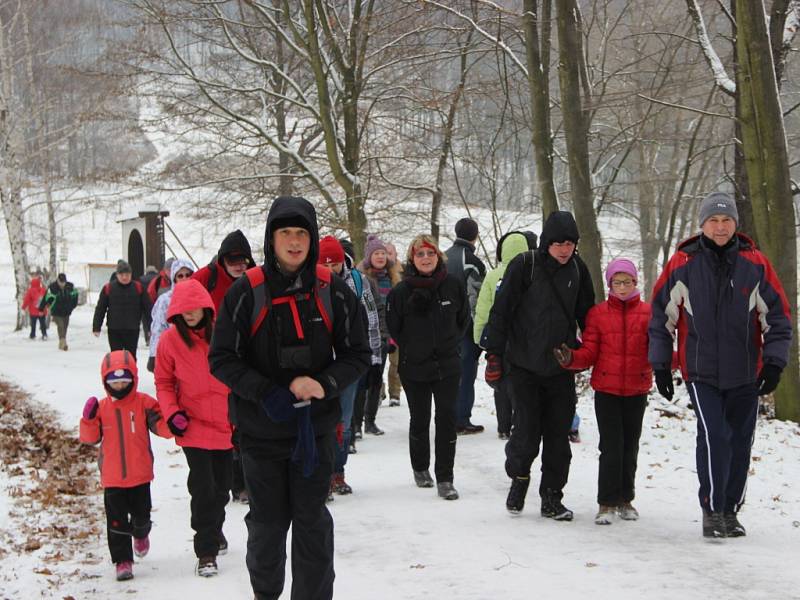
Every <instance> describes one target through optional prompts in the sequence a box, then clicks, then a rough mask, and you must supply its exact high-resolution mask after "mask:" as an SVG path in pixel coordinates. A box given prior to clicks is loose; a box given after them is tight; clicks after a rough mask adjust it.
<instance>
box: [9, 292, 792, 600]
mask: <svg viewBox="0 0 800 600" xmlns="http://www.w3.org/2000/svg"><path fill="white" fill-rule="evenodd" d="M0 292H2V294H1V295H2V299H3V302H2V303H1V304H0V306H1V307H2V308H0V332H2V333H0V378H2V379H6V380H9V381H11V382H13V383H16V384H18V385H19V386H20V387H22V388H23V389H25V390H26V391H28V392H30V393H31V394H32V395H33V397H34V398H35V399H36V400H38V401H41V402H43V403H45V404H47V405H50V406H52V407H53V408H54V409H55V410H56V411H57V412H58V414H59V415H60V416H61V418H62V420H63V423H64V424H65V425H66V426H67V427H74V426H76V425H77V422H78V419H79V415H80V412H81V409H82V406H83V403H84V401H85V399H86V397H88V396H90V395H92V394H97V393H98V392H100V391H101V388H100V380H99V362H100V359H101V357H102V355H103V354H104V352H106V349H107V345H106V340H105V337H101V338H100V339H95V338H94V337H92V336H91V334H90V319H91V310H92V309H91V307H88V306H84V307H81V308H79V309H78V311H77V312H76V313H75V315H74V318H73V321H72V323H71V327H70V351H69V352H67V353H64V352H60V351H58V349H57V346H56V341H53V340H52V338H51V341H49V342H44V343H43V342H41V341H38V340H37V341H30V340H28V339H27V334H26V333H25V332H18V333H11V330H12V328H13V327H12V325H13V316H14V314H13V310H12V308H11V306H10V303H9V302H8V300H9V299H10V295H11V290H10V289H9V288H7V287H0ZM141 353H142V354H144V348H142V350H141ZM481 371H482V370H481ZM477 387H478V399H477V401H476V410H475V413H476V414H475V417H474V419H473V420H474V421H475V422H478V423H482V424H484V425H486V426H487V431H486V432H485V433H483V434H480V435H475V436H468V437H461V438H459V440H458V449H457V454H456V470H455V484H456V487H457V488H458V490H459V492H460V493H461V499H460V500H458V501H456V502H445V501H443V500H440V499H438V498H437V497H436V495H435V490H422V489H418V488H416V487H415V486H414V485H413V481H412V477H411V468H410V466H409V461H408V451H407V423H408V412H407V408H406V407H405V404H403V406H401V407H399V408H388V407H383V408H381V410H380V413H379V415H378V423H379V424H380V426H381V427H383V428H384V429H385V430H386V435H385V436H383V437H380V438H375V437H368V438H367V439H366V440H365V441H364V442H363V443H361V444H360V445H359V446H358V450H359V451H358V454H357V455H355V456H351V459H350V462H349V464H348V468H347V479H348V481H349V482H350V483H351V485H352V486H353V488H354V489H355V493H354V494H353V495H352V496H347V497H339V496H337V497H336V500H335V501H334V502H333V503H332V504H331V505H330V510H331V512H332V514H333V517H334V520H335V524H336V572H337V579H336V587H335V590H336V593H335V595H336V597H337V598H348V599H350V600H358V599H374V598H398V599H400V598H403V599H411V598H451V597H452V598H459V600H467V599H476V600H478V599H481V600H482V599H488V598H504V599H516V598H529V597H535V598H540V599H550V598H552V599H562V598H575V597H580V598H599V599H606V598H608V599H615V600H622V599H627V598H631V599H634V598H636V599H638V598H643V597H644V598H650V599H661V598H663V599H674V598H681V599H687V600H688V599H694V598H697V599H700V598H709V597H713V598H724V599H738V598H749V599H759V598H765V599H770V600H777V599H785V598H800V571H798V570H796V568H795V563H796V561H797V557H798V556H800V486H797V485H796V482H797V481H798V479H799V476H800V428H798V426H796V425H794V424H786V423H782V422H777V421H762V422H760V423H759V426H758V430H757V435H756V440H755V445H754V449H753V454H754V461H753V463H752V474H751V477H750V480H749V488H748V502H747V505H746V507H745V509H744V510H743V512H742V513H741V517H742V521H743V523H744V524H745V526H746V527H747V528H748V536H747V537H745V538H741V539H732V540H724V541H722V542H719V543H709V542H707V541H704V540H703V539H702V537H701V535H700V523H699V517H700V511H699V509H698V507H697V500H696V477H695V473H694V430H695V422H694V417H693V416H692V415H691V414H690V413H689V412H688V411H686V410H685V409H684V408H683V407H685V402H686V397H685V391H684V390H683V388H679V390H680V393H681V394H682V396H681V397H680V399H679V400H678V403H677V404H678V411H677V413H678V416H677V417H675V416H665V415H662V414H661V412H660V411H658V410H656V408H658V407H661V406H662V405H661V403H660V402H659V401H658V400H656V399H655V398H653V400H652V401H651V405H650V408H649V410H648V411H647V415H646V418H645V427H644V432H643V435H642V446H641V452H640V455H639V475H638V495H637V499H636V501H635V504H636V506H637V507H638V508H639V510H640V512H641V515H642V517H641V520H640V521H638V522H635V523H629V522H617V523H614V524H613V525H611V526H610V527H600V526H597V525H595V524H594V523H593V517H594V513H595V510H596V505H595V499H594V497H595V485H596V477H597V451H596V445H597V432H596V426H595V420H594V415H593V410H592V405H591V397H590V395H583V396H582V397H581V400H580V404H579V412H580V414H581V416H582V418H583V424H582V431H581V435H582V437H583V441H582V443H580V444H577V445H573V452H574V458H573V463H572V471H571V476H570V482H569V484H568V486H567V488H566V496H565V502H566V504H567V506H569V507H570V508H572V509H573V510H575V513H576V518H575V521H574V522H572V523H556V522H553V521H550V520H546V519H543V518H541V517H540V516H539V515H538V499H537V498H536V494H535V491H534V490H535V487H534V486H532V488H531V491H532V494H530V495H529V503H528V507H526V510H525V512H524V513H523V514H522V515H521V516H519V517H516V518H512V517H510V516H509V515H508V514H507V513H506V511H505V507H504V503H505V496H506V492H507V488H508V481H507V479H506V476H505V474H504V472H503V443H502V442H500V441H499V440H498V439H497V437H496V435H495V434H494V424H495V420H494V415H493V412H492V400H491V392H490V390H489V389H488V388H487V387H485V385H484V384H483V383H482V382H479V383H478V384H477ZM141 389H142V390H143V391H145V392H148V393H153V391H154V389H153V380H152V376H151V375H150V374H149V373H147V372H146V371H145V372H144V374H143V375H142V384H141ZM153 446H154V451H155V461H156V467H155V468H156V478H155V481H154V483H153V487H152V495H153V505H154V512H153V520H154V521H155V526H154V528H153V532H152V534H151V540H152V550H151V552H150V554H149V555H148V556H147V557H146V558H144V559H142V560H140V561H139V562H137V563H136V565H135V574H136V577H135V579H133V580H132V581H131V582H127V583H117V582H116V581H115V580H114V578H113V567H112V565H111V564H110V563H109V559H108V552H107V549H106V546H105V536H104V535H99V536H92V537H90V538H88V539H86V540H82V541H80V542H76V543H78V544H80V546H81V548H80V552H78V553H77V554H76V556H75V557H74V558H72V559H70V560H67V561H64V562H62V563H59V564H55V565H53V564H49V565H48V570H47V571H45V573H51V575H48V574H40V573H36V572H34V569H36V570H39V571H42V569H41V559H42V557H43V556H44V555H45V554H46V553H47V551H48V548H47V547H46V546H45V547H43V548H41V549H38V550H35V551H32V552H21V553H15V552H13V551H12V552H9V553H7V554H5V555H4V556H2V558H0V566H2V569H0V598H2V599H4V600H5V599H6V598H8V599H11V598H14V599H17V598H19V599H27V598H36V597H57V598H65V597H70V596H72V597H74V598H81V599H82V598H111V597H114V596H117V594H119V593H120V592H124V593H126V594H133V595H134V596H133V597H142V598H148V599H156V598H158V599H161V598H164V599H169V598H179V597H191V598H196V599H198V600H202V599H204V598H208V599H211V598H219V597H220V596H223V595H224V596H226V597H229V598H248V597H250V594H251V591H250V587H249V582H248V578H247V570H246V568H245V563H244V553H245V540H246V532H245V527H244V523H243V521H242V519H243V517H244V515H245V513H246V510H247V509H246V507H244V506H241V505H238V504H235V505H229V507H228V517H227V522H226V525H225V533H226V535H227V537H228V539H229V542H230V551H229V553H228V554H227V555H226V556H223V557H221V558H220V561H219V564H220V575H219V577H217V578H215V579H210V580H206V579H201V578H199V577H197V576H195V575H194V573H193V568H194V557H193V552H192V543H191V539H192V531H191V529H190V527H189V499H188V493H187V491H186V485H185V482H186V476H187V468H186V464H185V460H184V457H183V455H182V453H180V452H178V451H177V450H176V447H175V446H174V444H173V443H172V442H171V441H167V440H162V439H159V438H155V437H154V441H153ZM538 465H539V463H538V461H537V463H535V465H534V468H535V469H537V470H538ZM11 483H12V482H11V478H10V476H9V475H8V474H7V473H5V472H0V527H3V528H4V529H7V528H14V527H15V523H18V520H16V521H15V519H20V518H25V517H24V515H19V514H18V515H17V516H16V517H14V516H11V515H9V511H10V510H11V509H14V511H15V512H19V510H18V509H17V508H14V507H15V500H14V499H13V498H9V497H8V496H7V494H6V490H7V488H8V486H9V485H11ZM91 502H92V503H93V505H94V507H95V510H94V511H93V514H94V515H95V518H96V525H97V526H98V527H99V528H100V530H102V522H103V508H102V496H101V495H99V494H98V495H97V496H95V497H92V498H91ZM289 580H290V573H289V574H287V588H286V589H287V591H286V592H285V594H284V597H286V598H288V597H289V593H288V589H289V587H288V586H289ZM56 581H57V582H58V583H52V582H56ZM53 585H55V586H56V587H55V588H54V587H52V586H53Z"/></svg>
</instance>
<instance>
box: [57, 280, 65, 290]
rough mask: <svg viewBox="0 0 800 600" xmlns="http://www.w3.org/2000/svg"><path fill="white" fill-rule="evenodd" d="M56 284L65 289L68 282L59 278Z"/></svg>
mask: <svg viewBox="0 0 800 600" xmlns="http://www.w3.org/2000/svg"><path fill="white" fill-rule="evenodd" d="M56 284H57V285H58V287H60V288H61V289H62V290H63V289H64V287H65V286H66V285H67V282H66V281H61V280H60V279H57V280H56Z"/></svg>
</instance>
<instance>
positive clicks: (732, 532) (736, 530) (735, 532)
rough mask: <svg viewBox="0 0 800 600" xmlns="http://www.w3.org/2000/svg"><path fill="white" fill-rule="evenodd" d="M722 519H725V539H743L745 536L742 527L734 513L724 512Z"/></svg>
mask: <svg viewBox="0 0 800 600" xmlns="http://www.w3.org/2000/svg"><path fill="white" fill-rule="evenodd" d="M723 518H724V519H725V535H726V537H743V536H745V535H747V531H746V530H745V528H744V525H742V524H741V523H740V522H739V519H737V518H736V513H735V512H726V513H725V514H724V516H723Z"/></svg>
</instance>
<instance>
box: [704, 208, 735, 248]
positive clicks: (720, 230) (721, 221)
mask: <svg viewBox="0 0 800 600" xmlns="http://www.w3.org/2000/svg"><path fill="white" fill-rule="evenodd" d="M700 229H701V230H702V232H703V235H704V236H706V237H707V238H708V239H710V240H713V241H714V243H715V244H716V245H717V246H724V245H725V244H727V243H728V242H729V241H731V238H732V237H733V234H734V233H736V221H734V220H733V219H732V218H731V217H729V216H728V215H711V216H710V217H709V218H708V219H706V221H705V223H703V225H702V226H701V227H700Z"/></svg>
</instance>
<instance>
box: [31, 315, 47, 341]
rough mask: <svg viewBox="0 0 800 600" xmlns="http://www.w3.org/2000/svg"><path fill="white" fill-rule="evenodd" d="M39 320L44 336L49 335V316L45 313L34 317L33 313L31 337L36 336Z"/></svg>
mask: <svg viewBox="0 0 800 600" xmlns="http://www.w3.org/2000/svg"><path fill="white" fill-rule="evenodd" d="M37 321H38V323H39V329H40V330H41V332H42V337H46V336H47V318H46V317H45V315H42V316H41V317H34V316H33V315H31V339H33V338H35V337H36V323H37Z"/></svg>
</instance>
